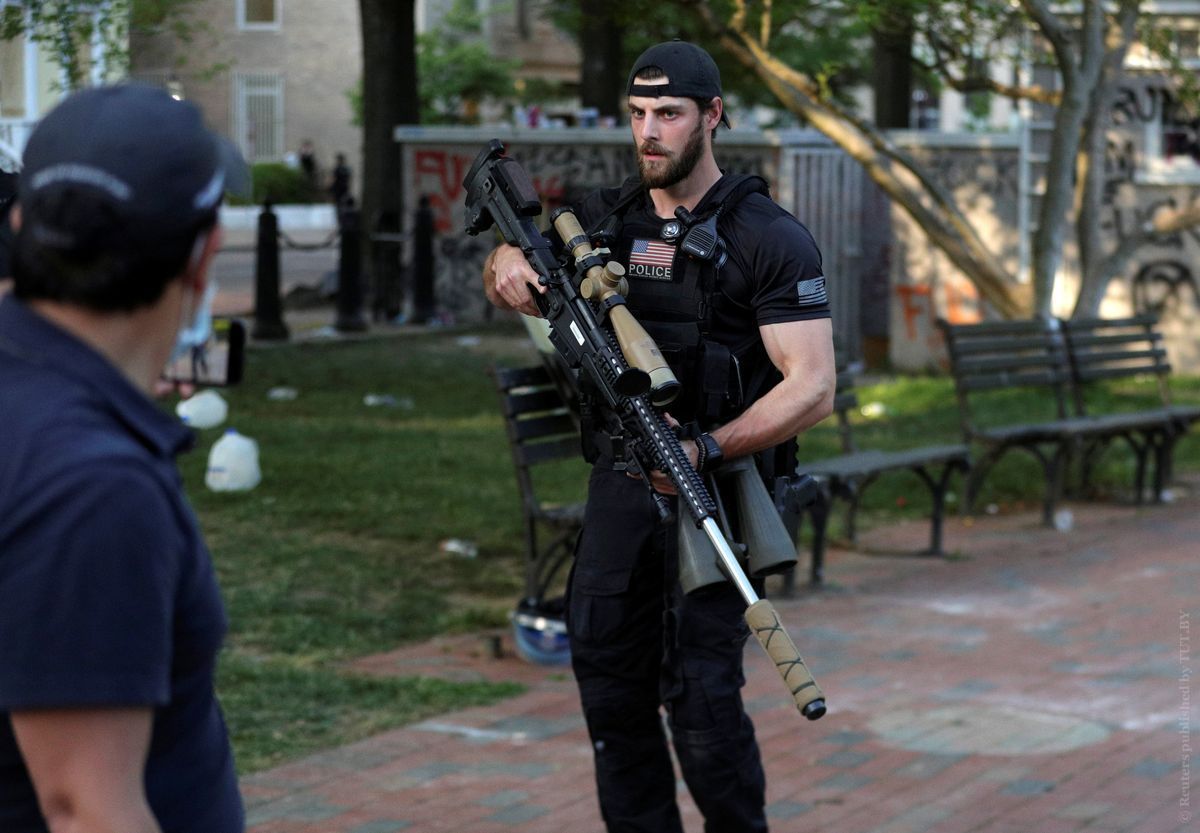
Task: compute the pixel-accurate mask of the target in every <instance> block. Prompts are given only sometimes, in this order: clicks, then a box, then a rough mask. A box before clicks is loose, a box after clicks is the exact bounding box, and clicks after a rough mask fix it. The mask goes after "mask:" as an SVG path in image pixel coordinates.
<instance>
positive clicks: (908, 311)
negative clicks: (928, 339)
mask: <svg viewBox="0 0 1200 833" xmlns="http://www.w3.org/2000/svg"><path fill="white" fill-rule="evenodd" d="M896 294H897V295H899V296H900V311H901V312H902V313H903V314H904V334H905V335H906V336H907V337H908V340H909V341H916V340H917V319H918V318H920V317H922V316H927V315H929V314H930V311H931V310H932V304H930V303H929V295H930V292H929V287H928V286H925V285H914V284H902V285H901V286H897V287H896ZM918 298H920V299H921V300H920V302H918V301H917V299H918Z"/></svg>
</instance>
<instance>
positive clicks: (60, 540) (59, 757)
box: [0, 86, 244, 833]
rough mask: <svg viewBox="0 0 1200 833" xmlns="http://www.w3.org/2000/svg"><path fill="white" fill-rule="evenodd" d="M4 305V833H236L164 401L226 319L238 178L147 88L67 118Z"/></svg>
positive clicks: (0, 647) (36, 173) (211, 648)
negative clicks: (215, 310) (177, 365)
mask: <svg viewBox="0 0 1200 833" xmlns="http://www.w3.org/2000/svg"><path fill="white" fill-rule="evenodd" d="M24 163H25V167H24V169H23V171H22V172H21V177H20V185H19V192H18V195H19V202H18V204H17V208H16V214H15V217H14V218H13V219H14V226H15V227H16V228H17V236H16V241H15V246H14V251H13V260H12V264H13V269H12V271H13V277H14V283H13V289H12V292H11V294H10V295H8V296H7V297H5V298H3V300H0V436H2V437H3V440H2V441H0V634H2V637H0V830H3V831H5V833H45V831H47V830H50V831H54V833H59V831H69V833H157V831H164V833H240V831H242V830H243V827H244V824H243V813H242V803H241V798H240V796H239V794H238V789H237V780H236V776H235V772H234V765H233V755H232V753H231V751H230V746H229V740H228V735H227V732H226V729H225V724H224V721H223V719H222V717H221V712H220V709H219V708H218V706H217V702H216V699H215V696H214V693H213V669H214V666H215V663H216V656H217V651H218V649H219V647H220V645H221V640H222V637H223V636H224V633H225V630H226V619H225V612H224V608H223V607H222V604H221V599H220V596H219V595H218V591H217V584H216V580H215V577H214V574H213V567H212V563H211V560H210V558H209V554H208V551H207V549H206V548H205V546H204V542H203V541H202V540H201V537H200V532H199V529H198V528H197V525H196V521H195V518H194V517H193V515H192V512H191V509H190V508H189V507H188V504H187V501H186V500H185V498H184V495H183V490H182V487H181V485H180V482H179V474H178V471H177V470H176V467H175V455H176V454H178V453H179V452H180V451H182V450H184V449H186V448H188V447H190V445H191V443H192V436H191V432H190V431H189V430H188V429H186V428H184V427H183V426H182V425H180V424H179V422H178V421H176V420H175V419H174V418H172V417H169V416H167V415H166V414H165V413H163V412H162V411H161V410H160V409H159V408H158V407H157V406H156V405H155V404H154V403H153V402H152V401H151V399H150V393H151V391H152V390H153V388H154V385H155V382H156V380H157V379H158V378H159V375H160V373H161V371H162V369H163V367H164V366H165V365H166V363H167V361H168V359H170V358H171V356H172V354H173V353H174V352H177V351H178V350H179V349H181V348H182V349H186V347H187V346H188V344H187V342H186V341H181V339H180V338H179V335H180V333H181V332H183V333H188V332H189V331H192V330H194V329H195V328H194V327H191V326H190V325H191V323H192V322H193V320H194V319H196V318H198V317H201V316H199V315H198V314H199V313H200V312H201V311H202V308H203V306H204V305H205V303H206V302H211V293H210V292H209V281H208V276H207V273H208V268H209V265H210V264H211V262H212V258H213V255H214V253H215V252H216V250H217V248H218V244H219V231H218V229H217V226H216V222H217V208H218V205H219V203H220V201H221V197H222V194H223V193H224V190H225V183H226V172H227V171H230V172H239V171H237V169H236V167H234V160H231V159H229V158H228V157H227V156H226V155H225V154H224V153H223V150H222V145H221V144H220V143H219V142H218V141H217V140H216V139H215V137H213V136H212V135H211V134H210V133H209V132H208V131H207V130H205V129H204V127H203V125H202V123H201V120H200V114H199V112H198V111H197V110H196V109H195V108H194V107H192V106H191V105H189V104H185V103H182V102H179V101H175V100H173V99H172V98H171V97H170V96H168V95H167V94H166V93H165V92H161V91H158V90H154V89H151V88H148V87H137V86H119V87H108V88H97V89H92V90H88V91H85V92H82V93H77V94H75V95H73V96H71V97H70V98H68V99H66V100H65V101H64V102H63V103H62V104H60V105H59V106H58V107H57V108H56V109H55V110H54V111H53V112H51V113H50V114H49V115H47V116H46V117H45V119H43V120H42V122H41V123H40V124H39V125H38V127H37V128H36V129H35V131H34V133H33V135H32V137H31V138H30V140H29V144H28V146H27V148H26V150H25V154H24Z"/></svg>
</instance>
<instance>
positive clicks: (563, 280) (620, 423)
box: [463, 139, 826, 720]
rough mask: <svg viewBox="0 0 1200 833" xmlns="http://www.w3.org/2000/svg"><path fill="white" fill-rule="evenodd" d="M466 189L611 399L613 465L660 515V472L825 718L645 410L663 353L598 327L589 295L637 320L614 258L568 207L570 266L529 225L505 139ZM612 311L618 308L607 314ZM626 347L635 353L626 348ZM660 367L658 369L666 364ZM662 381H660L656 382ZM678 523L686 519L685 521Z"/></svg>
mask: <svg viewBox="0 0 1200 833" xmlns="http://www.w3.org/2000/svg"><path fill="white" fill-rule="evenodd" d="M463 187H464V188H465V189H466V192H467V200H466V209H467V211H466V214H467V228H466V231H467V233H468V234H472V235H476V234H480V233H481V232H484V231H486V230H487V229H489V228H491V226H492V225H493V224H494V225H495V226H496V228H497V229H499V231H500V234H501V236H502V237H503V238H504V240H505V242H507V243H509V244H511V245H514V246H517V247H518V248H520V249H521V251H522V252H523V253H524V255H525V258H526V260H528V261H529V264H530V266H532V267H533V269H534V271H536V272H537V273H538V276H539V281H540V282H541V283H542V284H543V285H544V286H545V287H546V290H547V291H546V292H545V293H544V294H543V293H538V292H533V297H534V300H535V302H536V303H537V305H538V309H539V310H540V311H541V313H542V315H543V316H544V317H545V318H546V320H547V322H548V323H549V324H550V341H551V343H552V344H553V345H554V347H555V349H557V350H558V352H559V353H560V354H561V355H562V356H563V357H564V358H565V359H566V360H567V363H568V364H569V365H570V366H571V367H572V368H576V369H577V370H578V371H579V373H580V374H581V375H582V376H584V377H586V378H587V380H588V381H589V382H590V383H591V385H592V387H593V388H594V389H595V390H596V391H598V392H599V394H600V395H601V397H602V398H603V399H604V401H605V404H606V405H607V406H608V410H609V412H610V413H611V414H612V415H613V420H614V422H615V423H617V424H613V425H610V426H606V427H607V428H608V430H609V431H610V433H611V434H612V435H613V436H619V437H620V439H621V442H620V443H615V444H614V445H616V447H618V448H620V449H621V450H622V451H623V457H622V459H621V460H620V461H619V464H621V465H624V466H625V467H626V468H627V469H628V470H629V471H631V472H633V473H636V474H640V475H641V476H642V482H643V483H645V484H646V487H647V488H648V489H650V492H651V495H652V497H653V498H654V500H655V503H656V505H657V506H658V508H659V512H660V513H661V514H662V515H663V516H664V517H669V516H670V514H671V511H670V508H669V503H668V501H667V500H666V498H664V497H663V496H662V495H660V494H658V493H657V492H655V491H654V489H653V487H651V485H650V479H649V473H650V472H651V471H652V470H655V469H658V470H661V471H663V472H665V473H666V475H667V476H668V477H669V478H670V479H671V482H672V483H673V484H674V485H675V488H676V491H677V492H678V494H679V500H680V502H681V503H682V504H683V505H684V506H686V507H687V510H688V513H689V514H690V515H691V518H692V521H693V522H694V523H695V525H696V527H697V529H699V530H701V531H702V532H703V533H704V535H705V536H707V538H708V540H709V542H710V543H711V544H712V546H713V549H714V550H715V551H716V556H717V564H718V565H719V567H720V569H721V571H722V572H723V573H724V574H725V575H726V576H727V577H728V578H729V580H730V581H731V582H732V583H733V584H734V586H735V587H736V588H737V589H738V592H739V593H740V594H741V596H742V598H743V599H744V600H745V602H746V604H747V611H746V621H747V623H748V624H749V625H750V627H751V629H752V631H753V632H754V634H755V635H756V637H757V638H758V640H759V642H760V643H761V644H762V646H763V649H764V650H766V652H767V654H768V656H770V657H771V659H772V660H773V661H774V662H775V667H776V669H777V670H778V671H779V673H780V676H781V677H782V678H783V680H784V683H785V684H786V685H787V687H788V690H789V691H791V693H792V697H793V699H794V700H795V702H796V707H797V708H798V709H799V710H800V713H801V714H803V715H804V716H805V717H807V718H808V719H809V720H816V719H817V718H819V717H821V716H822V715H824V714H825V710H826V706H825V696H824V694H823V693H822V692H821V689H820V687H819V686H818V685H817V683H816V681H815V680H814V679H813V676H812V674H811V672H810V671H809V670H808V666H807V665H805V663H804V660H803V658H802V657H801V656H800V654H799V653H798V652H797V651H796V646H795V643H793V642H792V640H791V638H790V637H789V636H788V635H787V632H786V631H784V630H783V626H782V625H781V624H780V622H779V617H778V614H776V613H775V609H774V607H772V606H771V604H770V602H767V601H766V600H763V599H759V597H758V594H757V593H756V592H755V591H754V588H753V587H752V586H751V584H750V580H749V579H748V578H746V574H745V572H744V571H743V570H742V568H741V565H740V564H739V563H738V560H737V557H736V556H735V555H734V553H733V550H732V549H731V548H730V545H729V542H728V541H727V540H726V539H725V537H724V535H723V534H722V533H721V530H720V528H719V527H718V525H717V523H716V520H715V519H714V517H713V516H714V515H715V513H716V506H715V504H714V502H713V499H712V496H711V495H710V494H709V493H708V490H707V489H706V488H705V485H704V481H703V479H702V478H701V477H700V475H699V474H698V473H697V472H696V470H695V468H694V467H693V466H692V464H691V461H690V460H689V459H688V457H687V455H686V454H685V453H684V451H683V448H682V447H681V446H680V444H679V439H678V438H677V437H676V435H675V431H674V429H673V428H672V427H671V426H670V425H669V424H668V422H667V420H666V418H665V417H664V416H663V415H662V414H661V413H658V412H656V411H654V410H653V409H652V407H651V401H652V398H653V397H654V394H653V393H652V390H653V389H654V387H653V386H654V384H655V381H654V380H655V373H654V370H655V367H654V363H655V362H656V361H658V360H660V359H661V358H662V354H661V353H660V352H659V350H658V348H657V346H653V347H652V349H650V348H645V349H644V350H642V351H641V353H640V355H641V358H640V359H639V361H641V362H644V363H645V364H643V365H642V366H634V367H631V366H630V363H628V362H627V361H626V356H627V354H626V353H624V352H623V350H622V346H619V345H618V344H617V343H616V342H615V339H614V338H613V336H612V334H610V333H609V331H608V330H606V329H605V328H604V327H603V326H602V325H601V324H600V322H599V320H598V319H597V317H596V314H595V312H594V311H593V309H592V302H591V301H590V300H589V299H588V297H587V296H588V295H590V296H592V297H594V298H595V299H596V300H597V301H598V302H599V303H600V307H601V309H602V310H604V311H605V312H606V313H607V315H608V318H609V320H610V322H612V323H613V326H614V328H615V327H617V326H618V325H617V321H618V320H623V319H624V318H625V316H628V321H632V322H633V323H634V324H635V325H636V324H637V322H636V321H634V319H633V316H632V315H630V314H629V311H628V309H626V308H625V307H624V299H623V298H622V297H621V296H620V292H619V291H618V290H619V288H620V286H621V279H622V278H623V274H622V273H619V272H618V269H619V264H614V265H617V267H618V269H612V268H611V267H609V268H608V269H607V270H606V269H605V264H604V262H603V260H602V258H601V253H602V252H604V250H601V252H597V251H596V250H593V249H592V247H591V244H590V242H589V241H588V240H587V237H586V235H585V234H584V233H583V229H582V228H581V227H580V226H579V222H578V221H577V220H576V219H575V217H574V215H573V214H572V215H570V216H569V217H567V213H564V212H561V211H560V212H558V213H556V216H555V228H556V231H557V232H558V233H559V234H560V235H562V236H563V242H564V243H565V244H566V245H567V247H568V249H572V250H574V251H573V254H574V255H575V260H574V261H573V262H570V265H568V263H567V262H563V261H560V259H559V258H557V257H556V256H555V255H554V252H553V249H552V248H551V246H550V244H549V242H548V241H547V240H546V239H545V237H544V236H543V235H542V233H541V232H540V231H538V229H537V226H536V225H534V222H533V218H535V217H537V216H538V215H539V214H540V213H541V203H540V200H539V199H538V196H537V193H536V191H535V190H534V188H533V184H532V182H531V181H530V180H529V176H528V174H526V173H525V170H524V169H523V168H522V167H521V166H520V164H519V163H518V162H517V161H516V160H514V159H511V158H509V157H507V156H505V155H504V145H503V144H502V143H501V142H500V141H499V140H498V139H493V140H491V142H489V143H488V146H487V147H485V148H484V149H483V150H482V151H480V153H479V155H478V156H477V157H476V158H475V161H474V163H473V164H472V165H471V169H470V171H468V173H467V177H466V179H465V180H464V181H463ZM586 281H593V283H592V284H587V283H586ZM577 282H580V283H584V285H585V286H586V287H587V288H586V292H587V295H585V294H581V292H580V289H579V287H578V286H577ZM608 283H611V284H612V285H611V286H609V285H608ZM616 310H620V311H621V312H620V313H618V314H617V315H616V316H614V314H613V313H614V312H615V311H616ZM621 326H622V328H623V329H625V330H626V331H627V332H626V339H633V340H635V341H640V340H641V339H642V337H643V336H644V339H645V341H649V343H650V345H653V341H652V340H651V339H650V337H649V336H648V335H645V331H644V330H642V328H641V327H640V325H638V326H637V328H636V331H635V330H632V329H631V328H629V327H628V326H626V324H622V325H621ZM639 331H640V332H639ZM643 346H644V345H643ZM631 352H632V353H634V354H635V355H639V353H638V350H636V349H634V348H632V347H631ZM662 364H663V365H664V366H665V364H666V363H665V362H662ZM668 372H669V368H668ZM657 378H658V380H659V383H660V388H659V390H658V398H662V397H663V396H668V395H669V396H670V397H671V398H673V395H674V389H677V388H678V382H677V381H675V378H674V375H673V374H672V375H671V376H670V379H669V380H666V381H665V382H663V380H664V378H665V377H663V376H662V374H659V375H658V376H657ZM672 383H673V385H674V389H672V388H671V384H672ZM662 384H665V385H666V387H665V388H664V387H661V385H662ZM665 401H670V399H669V398H668V399H667V400H665ZM656 404H657V403H656ZM680 522H681V523H683V521H682V519H681V521H680Z"/></svg>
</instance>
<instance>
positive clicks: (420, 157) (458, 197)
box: [413, 148, 471, 234]
mask: <svg viewBox="0 0 1200 833" xmlns="http://www.w3.org/2000/svg"><path fill="white" fill-rule="evenodd" d="M470 166H471V158H470V157H468V156H460V155H458V154H454V153H449V152H448V151H445V150H441V149H437V148H429V149H423V150H422V149H418V150H414V151H413V179H414V182H413V192H414V193H416V194H422V195H424V196H427V197H429V206H430V208H432V209H433V224H434V228H436V229H437V231H438V232H439V233H440V234H445V233H447V232H450V231H461V229H459V228H457V227H456V224H455V222H454V220H455V218H456V217H457V216H458V213H459V212H458V209H459V207H460V206H461V203H462V201H463V196H464V194H463V188H462V181H463V177H464V176H466V174H467V169H468V168H469V167H470Z"/></svg>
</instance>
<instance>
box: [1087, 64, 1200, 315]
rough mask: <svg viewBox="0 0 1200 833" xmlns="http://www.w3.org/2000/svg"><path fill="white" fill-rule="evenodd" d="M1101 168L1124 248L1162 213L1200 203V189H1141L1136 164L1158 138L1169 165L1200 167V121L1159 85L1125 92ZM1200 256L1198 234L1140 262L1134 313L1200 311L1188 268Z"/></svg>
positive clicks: (1175, 237) (1160, 247)
mask: <svg viewBox="0 0 1200 833" xmlns="http://www.w3.org/2000/svg"><path fill="white" fill-rule="evenodd" d="M1112 123H1113V126H1114V128H1116V129H1115V130H1114V131H1113V132H1112V133H1111V134H1110V135H1109V137H1108V142H1107V152H1106V154H1105V160H1104V172H1105V187H1104V205H1105V212H1106V217H1105V220H1104V228H1105V230H1106V231H1108V232H1109V233H1110V234H1111V235H1112V238H1113V240H1115V241H1118V242H1119V241H1121V240H1125V239H1126V238H1128V237H1129V236H1130V235H1131V234H1134V233H1135V232H1137V231H1139V230H1140V229H1142V228H1144V227H1145V226H1146V224H1147V223H1149V222H1150V221H1151V220H1153V218H1154V216H1155V215H1156V214H1157V213H1158V212H1159V211H1162V210H1163V209H1171V210H1175V209H1179V208H1182V207H1184V206H1187V205H1190V204H1192V203H1193V202H1194V201H1195V200H1196V199H1197V198H1200V189H1198V188H1195V187H1185V186H1176V187H1170V186H1162V187H1153V188H1152V187H1148V186H1145V185H1136V180H1137V173H1138V170H1139V165H1142V164H1144V162H1143V160H1141V159H1140V158H1139V157H1142V156H1144V155H1145V154H1146V153H1147V152H1148V150H1147V148H1146V147H1145V141H1146V136H1147V134H1148V133H1149V131H1160V137H1159V140H1158V141H1159V143H1160V148H1161V153H1162V156H1163V158H1164V159H1165V160H1171V159H1175V158H1178V157H1187V158H1191V159H1192V160H1195V162H1197V163H1198V164H1200V118H1198V117H1196V116H1194V115H1193V114H1191V113H1190V112H1189V111H1188V109H1187V107H1186V106H1185V105H1184V104H1183V102H1181V101H1180V100H1179V99H1178V98H1177V96H1176V95H1175V94H1174V93H1173V91H1172V90H1171V89H1170V87H1169V86H1167V85H1166V84H1164V83H1162V82H1161V81H1150V82H1147V83H1144V84H1140V85H1131V86H1127V87H1123V88H1122V89H1121V90H1120V91H1119V93H1118V95H1117V97H1116V99H1115V101H1114V103H1113V111H1112ZM1197 255H1200V229H1197V228H1194V227H1193V228H1189V229H1183V230H1181V231H1178V232H1176V233H1174V234H1171V235H1169V236H1166V237H1164V238H1161V239H1160V240H1158V241H1156V242H1155V243H1154V244H1153V245H1150V246H1147V247H1146V251H1145V252H1144V253H1143V254H1142V255H1141V256H1140V257H1139V258H1138V260H1137V261H1136V262H1135V264H1134V267H1133V269H1132V270H1131V271H1132V277H1131V278H1130V287H1129V297H1130V299H1131V302H1132V305H1133V308H1134V311H1135V312H1138V313H1144V312H1149V313H1154V314H1155V315H1160V316H1161V315H1163V314H1164V313H1167V312H1169V311H1170V309H1172V308H1174V307H1175V305H1177V304H1181V303H1185V304H1186V303H1192V304H1200V292H1197V288H1196V287H1197V283H1196V277H1195V275H1193V273H1192V271H1191V269H1190V267H1188V266H1187V265H1186V264H1187V262H1189V261H1194V260H1195V259H1196V256H1197ZM1189 290H1190V291H1189Z"/></svg>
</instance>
